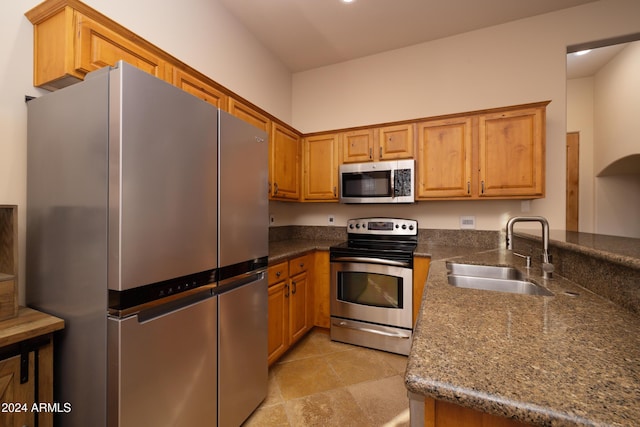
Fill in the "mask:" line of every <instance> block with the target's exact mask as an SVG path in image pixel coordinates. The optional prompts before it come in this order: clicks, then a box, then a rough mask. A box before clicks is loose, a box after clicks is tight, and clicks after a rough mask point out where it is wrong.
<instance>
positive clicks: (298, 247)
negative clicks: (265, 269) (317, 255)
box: [269, 239, 344, 264]
mask: <svg viewBox="0 0 640 427" xmlns="http://www.w3.org/2000/svg"><path fill="white" fill-rule="evenodd" d="M343 241H344V240H332V239H318V240H316V239H313V240H312V239H288V240H281V241H277V242H269V264H275V263H277V262H280V261H285V260H286V259H288V258H291V257H294V256H298V255H302V254H303V253H305V252H309V251H313V250H322V251H328V250H329V248H330V247H331V246H333V245H337V244H338V243H340V242H343Z"/></svg>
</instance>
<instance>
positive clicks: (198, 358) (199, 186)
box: [26, 62, 268, 427]
mask: <svg viewBox="0 0 640 427" xmlns="http://www.w3.org/2000/svg"><path fill="white" fill-rule="evenodd" d="M220 124H221V119H220V113H219V111H218V110H217V109H216V108H215V107H213V106H212V105H210V104H207V103H205V102H203V101H201V100H199V99H197V98H195V97H193V96H191V95H189V94H187V93H185V92H183V91H181V90H180V89H178V88H176V87H173V86H172V85H170V84H168V83H165V82H163V81H161V80H159V79H156V78H155V77H152V76H150V75H148V74H146V73H144V72H142V71H140V70H138V69H136V68H134V67H132V66H130V65H128V64H126V63H123V62H120V63H118V65H117V66H116V67H114V68H105V69H102V70H99V71H96V72H93V73H90V74H89V75H87V78H86V80H85V81H84V82H81V83H78V84H76V85H73V86H70V87H68V88H65V89H62V90H60V91H57V92H54V93H51V94H47V95H44V96H41V97H40V98H37V99H34V100H31V101H29V103H28V150H27V152H28V157H27V261H26V262H27V271H26V302H27V304H28V305H29V306H32V307H34V308H37V309H39V310H42V311H45V312H47V313H51V314H54V315H57V316H59V317H61V318H63V319H64V320H65V329H64V331H63V332H62V333H60V334H59V335H56V337H55V342H54V345H55V354H54V357H55V359H54V397H55V400H56V401H57V402H68V403H70V404H71V408H72V410H71V411H70V412H68V413H60V414H55V422H56V425H59V426H72V427H73V426H87V425H91V426H110V427H111V426H119V427H128V426H139V425H154V426H165V425H167V426H169V425H171V426H193V425H202V426H206V425H211V426H214V425H217V419H218V412H219V411H218V409H219V407H218V404H217V402H218V398H219V397H220V396H219V391H218V390H219V387H220V385H221V384H219V375H218V371H219V369H221V367H219V366H218V362H219V361H222V360H223V357H222V356H223V355H224V351H225V350H224V349H222V350H221V349H219V348H218V347H219V345H220V344H223V343H224V342H225V340H224V339H223V338H224V337H225V336H226V334H225V333H224V331H225V329H226V326H225V325H222V324H221V322H225V323H226V322H228V321H227V320H226V319H225V317H224V315H223V314H224V313H225V312H227V311H229V310H228V309H227V308H226V306H227V304H220V302H221V301H223V300H224V299H227V298H225V297H226V296H228V295H232V294H233V293H234V291H238V292H237V293H240V292H239V291H243V290H244V289H245V288H247V289H248V288H249V287H248V286H245V285H247V283H246V282H248V280H247V279H245V280H244V281H242V282H240V283H238V282H235V285H233V284H232V285H226V287H225V286H219V285H224V283H222V282H220V283H219V279H220V277H219V273H220V271H222V270H220V269H219V262H221V261H222V260H223V259H224V257H223V256H221V252H223V251H225V244H224V243H223V242H221V241H219V239H218V236H219V235H220V236H222V233H221V232H219V229H218V228H219V227H222V226H223V223H224V221H223V220H222V219H221V218H219V212H220V214H222V213H223V212H224V211H225V209H222V205H223V203H221V202H219V199H218V183H219V180H221V179H222V177H223V175H220V171H219V170H218V161H219V158H218V156H219V155H220V154H221V152H219V150H221V147H223V146H224V144H219V142H220V141H219V138H220V137H221V136H222V135H224V134H225V131H224V130H223V129H222V127H221V126H220ZM238 126H239V127H243V126H240V125H239V124H238ZM246 127H247V128H250V129H254V128H252V127H250V126H248V125H247V126H246ZM256 131H257V130H256ZM256 135H257V137H258V138H259V139H264V138H266V136H265V135H264V134H262V133H260V131H257V133H256ZM266 165H267V160H266V155H265V158H264V165H263V169H264V170H265V173H266V168H267V166H266ZM239 167H242V166H239ZM264 188H266V179H265V184H264ZM265 200H266V190H265ZM246 203H251V202H249V201H246ZM253 203H254V204H255V208H252V209H253V211H254V213H255V215H256V216H255V217H254V218H257V219H253V220H254V221H256V222H261V221H264V222H265V224H266V221H267V219H266V218H267V217H268V213H267V212H266V211H265V212H264V218H265V219H264V220H263V219H262V218H261V217H260V215H262V214H261V213H260V209H261V202H258V203H256V202H255V201H254V202H253ZM229 209H230V210H231V211H233V210H234V208H232V207H230V208H229ZM248 221H249V220H248ZM260 228H262V227H260ZM267 230H268V229H267V226H266V225H265V226H264V231H263V234H264V236H265V237H264V243H261V245H266V241H267V237H266V233H267V232H268V231H267ZM254 237H255V238H254V239H253V240H251V241H247V242H246V244H247V245H253V244H255V243H256V242H261V237H260V236H259V235H255V236H254ZM259 247H260V249H259V250H258V249H257V250H256V252H255V253H258V252H260V251H262V250H263V249H262V246H259ZM247 253H252V255H251V258H250V259H247V260H245V261H250V262H249V263H246V262H245V267H247V266H248V267H249V268H251V269H253V270H254V271H250V270H249V269H248V268H245V270H247V271H245V273H248V276H250V275H251V273H253V274H254V275H255V274H257V275H258V276H259V275H260V274H261V269H262V264H263V263H265V262H266V261H265V260H266V255H267V254H266V251H265V253H264V254H262V255H253V253H254V251H253V250H248V252H247ZM238 263H239V262H238ZM234 271H239V270H238V269H236V270H234ZM226 274H228V273H226ZM227 294H228V295H227ZM247 294H249V296H248V297H249V298H254V299H252V300H245V299H243V298H242V297H240V298H237V299H236V301H235V302H234V304H235V305H234V307H235V310H234V313H235V312H238V313H245V314H246V317H247V318H246V319H245V320H244V322H253V323H254V324H257V323H261V322H262V320H263V316H262V314H261V313H262V310H263V311H264V313H265V314H264V318H266V302H265V303H264V307H262V302H260V301H258V299H259V298H258V296H257V295H259V294H260V292H256V293H255V295H256V296H251V293H247ZM264 294H265V296H264V299H265V301H266V286H265V290H264ZM252 316H254V317H256V319H257V320H254V319H253V317H252ZM265 323H266V321H265ZM262 339H263V338H261V337H260V338H252V340H253V341H256V340H257V341H258V342H261V340H262ZM264 341H265V362H264V363H265V382H264V385H261V386H260V387H259V388H261V389H263V390H264V392H263V393H264V394H265V395H266V332H265V336H264ZM219 343H220V344H219ZM219 351H220V355H219ZM258 354H259V353H258ZM256 406H257V405H256Z"/></svg>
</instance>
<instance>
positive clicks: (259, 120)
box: [229, 97, 271, 135]
mask: <svg viewBox="0 0 640 427" xmlns="http://www.w3.org/2000/svg"><path fill="white" fill-rule="evenodd" d="M229 113H231V114H232V115H234V116H236V117H238V118H240V119H242V120H244V121H245V122H247V123H249V124H252V125H253V126H255V127H257V128H258V129H262V130H263V131H265V132H266V133H267V135H269V134H270V133H271V119H270V118H269V117H267V116H266V115H264V114H262V113H261V112H260V111H258V110H257V109H255V108H253V107H252V106H250V105H249V104H247V103H245V102H242V101H239V100H237V99H235V98H233V97H229Z"/></svg>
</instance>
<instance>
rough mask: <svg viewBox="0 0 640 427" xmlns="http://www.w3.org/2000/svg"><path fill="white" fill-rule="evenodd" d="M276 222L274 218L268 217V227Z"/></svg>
mask: <svg viewBox="0 0 640 427" xmlns="http://www.w3.org/2000/svg"><path fill="white" fill-rule="evenodd" d="M275 222H276V217H274V216H273V215H269V225H273V224H274V223H275Z"/></svg>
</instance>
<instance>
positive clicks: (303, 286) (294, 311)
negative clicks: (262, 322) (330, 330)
mask: <svg viewBox="0 0 640 427" xmlns="http://www.w3.org/2000/svg"><path fill="white" fill-rule="evenodd" d="M289 286H290V288H291V292H290V294H291V296H290V298H291V301H290V302H289V304H290V306H289V307H290V308H289V330H290V334H289V335H290V337H291V344H293V343H294V342H296V341H298V340H299V339H300V338H302V337H303V336H304V334H305V333H306V332H307V331H308V330H309V329H311V326H312V324H311V312H310V310H309V309H310V302H311V301H310V298H311V294H310V292H309V281H308V280H307V272H306V271H305V272H302V273H300V274H297V275H295V276H292V277H291V283H290V285H289Z"/></svg>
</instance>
